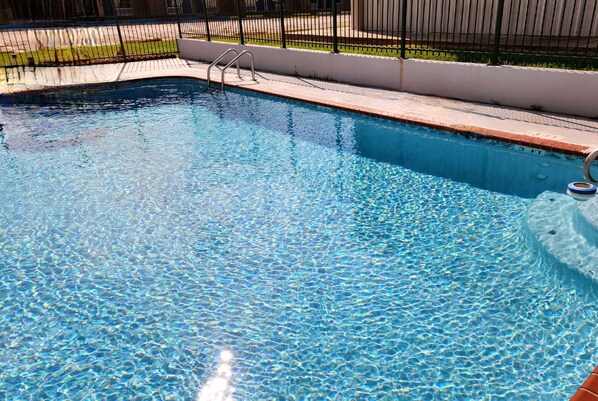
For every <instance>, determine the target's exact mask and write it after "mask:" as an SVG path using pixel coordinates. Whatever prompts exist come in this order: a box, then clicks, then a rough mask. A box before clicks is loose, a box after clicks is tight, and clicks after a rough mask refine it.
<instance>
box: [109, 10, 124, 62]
mask: <svg viewBox="0 0 598 401" xmlns="http://www.w3.org/2000/svg"><path fill="white" fill-rule="evenodd" d="M112 9H113V10H114V21H115V22H116V31H117V32H118V40H119V41H120V51H121V52H122V54H123V62H125V63H126V62H127V54H126V52H125V43H124V42H123V35H122V32H121V31H120V22H119V20H118V11H116V4H115V3H114V0H112Z"/></svg>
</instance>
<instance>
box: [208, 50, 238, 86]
mask: <svg viewBox="0 0 598 401" xmlns="http://www.w3.org/2000/svg"><path fill="white" fill-rule="evenodd" d="M228 53H235V57H234V60H237V59H238V57H239V52H238V51H236V50H235V49H227V50H226V51H225V52H224V53H222V54H221V55H220V56H218V58H217V59H216V60H214V61H212V64H210V66H209V67H208V88H209V87H210V70H211V69H212V67H214V66H216V68H218V69H219V70H222V68H220V67H219V66H218V65H217V64H218V62H219V61H220V60H222V59H223V58H224V57H225V56H226V55H227V54H228ZM227 67H228V66H227ZM237 76H238V77H239V78H241V67H239V62H238V61H237Z"/></svg>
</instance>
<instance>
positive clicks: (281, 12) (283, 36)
mask: <svg viewBox="0 0 598 401" xmlns="http://www.w3.org/2000/svg"><path fill="white" fill-rule="evenodd" d="M280 38H281V40H282V48H283V49H286V48H287V37H286V34H285V32H284V0H280Z"/></svg>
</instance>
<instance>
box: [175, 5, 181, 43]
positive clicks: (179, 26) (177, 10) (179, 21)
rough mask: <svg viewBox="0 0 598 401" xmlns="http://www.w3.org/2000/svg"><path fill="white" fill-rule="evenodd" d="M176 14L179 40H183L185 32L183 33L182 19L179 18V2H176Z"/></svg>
mask: <svg viewBox="0 0 598 401" xmlns="http://www.w3.org/2000/svg"><path fill="white" fill-rule="evenodd" d="M174 12H175V14H176V24H177V26H178V28H179V39H183V32H182V31H181V17H180V16H179V0H174Z"/></svg>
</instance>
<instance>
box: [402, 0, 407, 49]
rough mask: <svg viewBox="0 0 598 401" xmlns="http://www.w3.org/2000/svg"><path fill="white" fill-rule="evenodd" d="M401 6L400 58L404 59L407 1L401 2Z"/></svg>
mask: <svg viewBox="0 0 598 401" xmlns="http://www.w3.org/2000/svg"><path fill="white" fill-rule="evenodd" d="M401 6H402V7H401V58H405V48H406V47H407V0H403V4H401Z"/></svg>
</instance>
